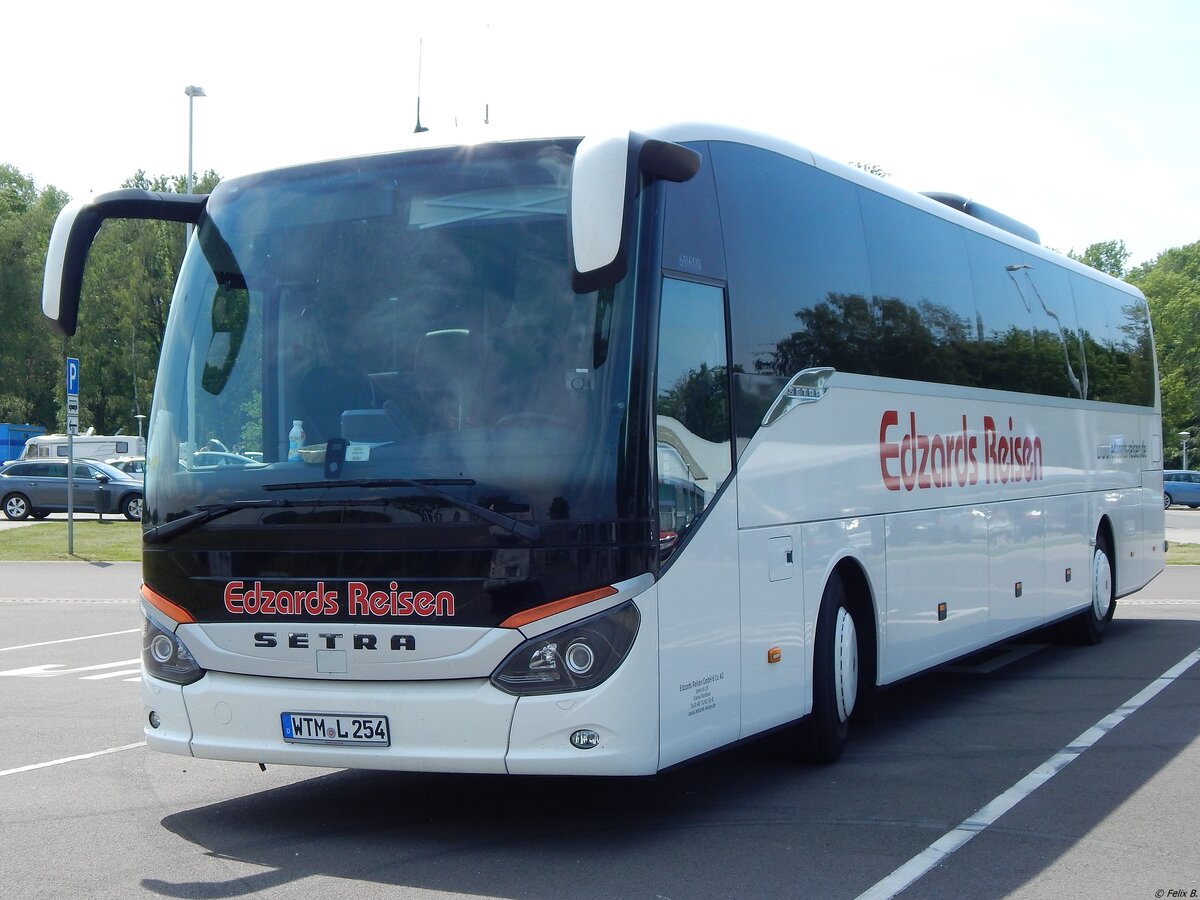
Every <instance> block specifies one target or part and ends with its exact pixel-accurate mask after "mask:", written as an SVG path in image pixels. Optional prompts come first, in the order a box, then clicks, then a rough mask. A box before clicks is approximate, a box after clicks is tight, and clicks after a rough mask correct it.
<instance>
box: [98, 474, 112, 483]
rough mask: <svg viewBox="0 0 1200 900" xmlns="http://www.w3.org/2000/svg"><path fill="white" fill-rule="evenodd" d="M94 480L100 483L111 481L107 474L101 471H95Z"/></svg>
mask: <svg viewBox="0 0 1200 900" xmlns="http://www.w3.org/2000/svg"><path fill="white" fill-rule="evenodd" d="M96 481H98V482H99V483H100V484H108V483H109V482H110V481H112V479H111V478H109V477H108V476H107V475H105V474H104V473H103V472H97V473H96Z"/></svg>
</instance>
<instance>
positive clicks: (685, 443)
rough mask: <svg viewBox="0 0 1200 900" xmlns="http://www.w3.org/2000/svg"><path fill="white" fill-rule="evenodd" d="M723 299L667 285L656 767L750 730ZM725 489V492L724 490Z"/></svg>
mask: <svg viewBox="0 0 1200 900" xmlns="http://www.w3.org/2000/svg"><path fill="white" fill-rule="evenodd" d="M727 360H728V349H727V343H726V329H725V292H724V290H723V289H722V288H720V287H718V286H715V285H711V284H700V283H696V282H690V281H682V280H678V279H673V278H666V279H664V280H663V286H662V304H661V313H660V319H659V334H658V380H657V400H656V409H655V430H656V438H657V441H656V443H657V448H656V449H657V452H656V460H657V469H658V475H657V480H658V517H659V526H658V527H659V547H660V553H661V554H662V556H663V560H664V565H663V574H662V577H661V579H660V580H659V584H658V602H659V613H658V618H659V646H660V648H661V658H660V663H659V676H660V677H659V715H660V741H661V752H660V756H659V767H660V768H662V767H665V766H669V765H672V764H674V763H677V762H680V761H681V760H684V759H688V758H690V757H692V756H695V755H696V754H698V753H703V752H705V751H706V750H711V749H713V748H716V747H720V746H722V745H724V744H728V743H730V742H731V741H735V740H737V738H738V736H739V731H740V720H741V670H740V667H741V633H740V625H739V618H740V613H739V603H740V598H739V585H738V572H739V561H738V539H737V538H738V535H737V496H736V493H737V492H736V485H734V484H728V485H726V482H727V481H728V479H729V475H730V472H731V471H732V441H731V435H732V427H731V418H730V402H729V371H728V362H727ZM723 486H724V489H723V490H722V488H723Z"/></svg>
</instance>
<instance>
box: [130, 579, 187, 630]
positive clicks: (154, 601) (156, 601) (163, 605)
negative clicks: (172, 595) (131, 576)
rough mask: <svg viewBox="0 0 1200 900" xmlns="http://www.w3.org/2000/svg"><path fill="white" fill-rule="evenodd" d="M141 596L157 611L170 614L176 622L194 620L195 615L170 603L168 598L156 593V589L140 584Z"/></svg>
mask: <svg viewBox="0 0 1200 900" xmlns="http://www.w3.org/2000/svg"><path fill="white" fill-rule="evenodd" d="M142 596H143V597H144V598H145V599H146V602H147V603H149V604H150V605H151V606H153V607H154V608H155V609H157V610H158V611H159V612H161V613H165V614H166V615H168V616H170V617H171V618H172V619H173V620H174V621H176V622H179V623H181V624H182V623H186V622H195V621H196V617H195V616H193V615H192V614H191V613H190V612H188V611H187V610H186V609H184V608H183V607H182V606H178V605H176V604H174V603H172V602H171V601H170V600H168V599H167V598H166V597H164V596H163V595H162V594H160V593H158V592H157V591H153V590H151V589H150V588H149V587H147V586H146V585H144V584H143V585H142Z"/></svg>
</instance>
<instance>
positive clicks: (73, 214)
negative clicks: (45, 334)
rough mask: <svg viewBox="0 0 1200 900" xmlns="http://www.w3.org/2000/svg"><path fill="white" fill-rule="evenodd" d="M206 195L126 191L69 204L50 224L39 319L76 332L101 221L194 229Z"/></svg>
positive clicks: (67, 332)
mask: <svg viewBox="0 0 1200 900" xmlns="http://www.w3.org/2000/svg"><path fill="white" fill-rule="evenodd" d="M206 202H208V195H207V194H168V193H157V192H154V191H143V190H138V189H133V188H131V189H127V190H123V191H113V192H111V193H108V194H101V195H100V196H99V197H96V198H94V199H92V200H77V201H75V202H73V203H68V204H67V205H66V206H64V207H63V209H62V211H61V212H60V213H59V214H58V218H57V219H56V220H55V221H54V230H53V231H52V232H51V234H50V246H49V248H48V249H47V251H46V273H45V277H44V279H43V281H42V314H43V315H44V316H45V317H46V318H47V319H49V320H50V324H51V327H53V328H54V330H55V331H56V332H58V333H59V334H61V335H64V336H66V337H70V336H71V335H73V334H74V333H75V326H76V322H77V320H78V317H79V294H80V292H81V290H82V288H83V269H84V265H85V264H86V263H87V257H88V251H89V250H90V249H91V246H92V241H93V240H95V238H96V232H98V231H99V230H100V226H101V225H103V224H104V221H105V220H106V219H157V220H159V221H163V222H186V223H189V224H191V225H195V224H196V223H198V222H199V221H200V216H201V214H202V213H203V212H204V204H205V203H206Z"/></svg>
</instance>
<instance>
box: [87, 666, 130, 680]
mask: <svg viewBox="0 0 1200 900" xmlns="http://www.w3.org/2000/svg"><path fill="white" fill-rule="evenodd" d="M141 671H142V670H141V669H121V671H119V672H102V673H101V674H99V675H84V676H83V677H82V678H80V679H79V680H80V681H100V680H102V679H104V678H120V677H121V676H122V675H134V674H137V673H140V672H141ZM129 680H130V681H141V680H142V679H140V678H131V679H129Z"/></svg>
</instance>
